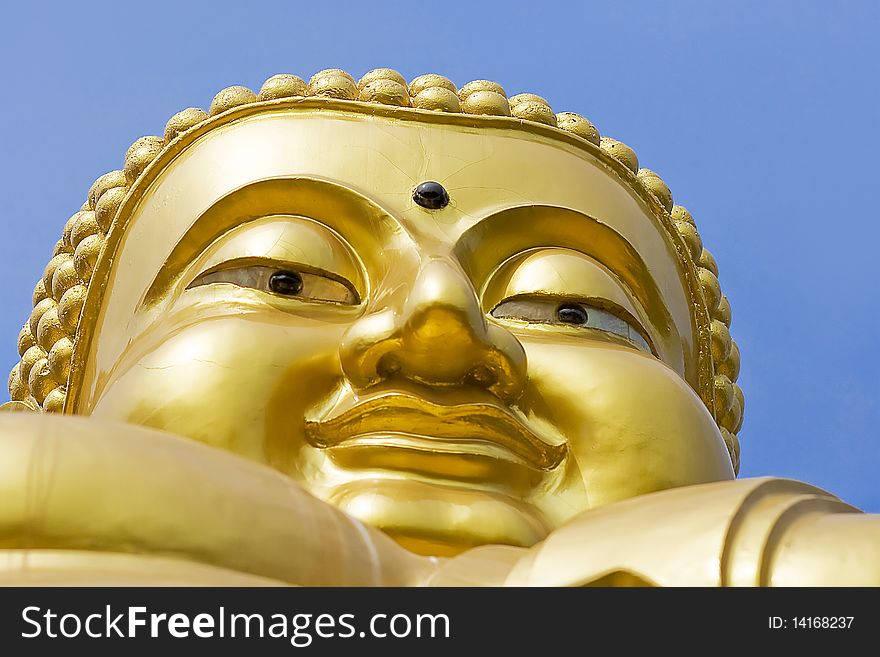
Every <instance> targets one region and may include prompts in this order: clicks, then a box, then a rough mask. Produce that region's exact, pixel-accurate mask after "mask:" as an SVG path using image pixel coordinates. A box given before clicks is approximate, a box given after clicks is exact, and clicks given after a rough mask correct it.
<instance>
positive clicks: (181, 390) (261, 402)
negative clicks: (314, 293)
mask: <svg viewBox="0 0 880 657" xmlns="http://www.w3.org/2000/svg"><path fill="white" fill-rule="evenodd" d="M342 333H343V328H342V327H336V326H327V325H326V324H322V325H321V326H320V327H310V326H300V327H291V326H289V325H281V324H270V323H267V322H261V321H255V320H250V319H244V318H222V319H215V320H210V321H205V322H201V323H199V324H195V325H192V326H189V327H187V328H185V329H183V330H180V331H174V332H168V333H164V334H162V333H160V334H156V335H151V336H150V337H149V339H147V338H141V339H140V340H138V341H136V342H135V343H133V344H132V345H131V347H130V349H129V353H137V354H138V355H137V357H135V358H134V359H133V360H132V364H131V365H130V366H126V367H125V369H124V371H122V372H121V373H114V375H113V380H111V381H110V382H109V384H108V385H107V386H106V387H105V390H106V392H105V394H104V395H103V396H102V397H101V398H100V399H99V400H98V402H97V404H96V406H95V408H94V411H93V414H95V415H102V416H105V417H113V418H116V419H120V420H124V421H126V422H131V423H134V424H140V425H145V426H150V427H154V428H157V429H162V430H164V431H168V432H171V433H175V434H178V435H182V436H186V437H189V438H192V439H194V440H198V441H200V442H204V443H208V444H210V445H213V446H216V447H221V448H223V449H227V450H230V451H232V452H236V453H238V454H241V455H242V456H245V457H247V458H250V459H252V460H255V461H259V462H262V463H267V464H270V465H273V467H277V468H278V469H282V470H285V471H287V472H288V473H290V474H293V472H291V470H293V469H294V468H295V458H296V456H297V455H298V453H299V451H300V449H301V448H302V446H303V421H304V420H303V418H304V415H305V412H306V410H307V409H308V408H310V407H312V406H314V405H316V404H319V403H321V402H322V401H324V400H326V398H327V397H328V396H329V395H330V394H331V393H332V391H333V390H334V389H335V388H336V386H338V382H339V378H340V372H339V358H338V347H339V342H340V340H341V337H342ZM121 361H122V362H125V357H123V359H121Z"/></svg>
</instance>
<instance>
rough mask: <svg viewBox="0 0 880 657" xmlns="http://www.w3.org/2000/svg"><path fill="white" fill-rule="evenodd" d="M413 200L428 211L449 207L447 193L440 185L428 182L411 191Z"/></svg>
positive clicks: (431, 181)
mask: <svg viewBox="0 0 880 657" xmlns="http://www.w3.org/2000/svg"><path fill="white" fill-rule="evenodd" d="M413 200H414V201H415V202H416V203H417V204H418V205H421V206H422V207H423V208H427V209H428V210H439V209H440V208H445V207H446V206H447V205H449V192H447V191H446V189H444V187H443V185H441V184H440V183H438V182H434V181H433V180H429V181H427V182H423V183H422V184H421V185H419V186H418V187H416V188H415V189H414V190H413Z"/></svg>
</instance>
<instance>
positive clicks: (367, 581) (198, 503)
mask: <svg viewBox="0 0 880 657" xmlns="http://www.w3.org/2000/svg"><path fill="white" fill-rule="evenodd" d="M427 564H428V560H427V559H424V558H421V557H417V556H415V555H412V554H411V553H409V552H407V551H406V550H403V549H402V548H400V547H399V546H398V545H397V544H396V543H394V542H393V541H391V539H389V538H388V537H387V536H385V535H384V534H382V533H381V532H380V531H378V530H375V529H372V528H369V527H365V526H364V525H362V524H361V523H359V522H357V521H356V520H353V519H351V518H350V517H348V516H347V515H345V514H344V513H342V512H340V511H338V510H337V509H336V508H334V507H332V506H330V505H328V504H325V503H324V502H322V501H320V500H318V499H316V498H314V497H312V496H311V495H309V494H308V493H306V492H305V491H303V490H302V488H300V487H299V486H297V485H296V484H294V483H293V482H291V481H290V480H289V479H288V478H287V477H284V476H283V475H281V474H279V473H278V472H275V471H273V470H271V469H269V468H266V467H264V466H261V465H258V464H255V463H251V462H249V461H246V460H244V459H241V458H238V457H235V456H233V455H231V454H228V453H226V452H223V451H221V450H218V449H214V448H211V447H207V446H205V445H202V444H200V443H196V442H194V441H190V440H186V439H183V438H178V437H176V436H172V435H170V434H166V433H162V432H159V431H154V430H151V429H145V428H143V427H137V426H133V425H127V424H122V423H118V422H106V421H102V420H99V419H96V418H82V417H70V416H45V415H39V414H36V413H33V414H32V413H0V583H12V584H20V585H26V584H88V583H103V584H108V583H112V584H126V583H131V584H141V585H148V584H163V585H167V584H175V583H176V584H217V585H220V584H227V585H230V584H252V585H253V584H272V583H275V584H285V583H288V584H303V585H339V584H346V585H375V584H379V585H392V586H393V585H397V586H399V585H406V584H410V583H413V582H414V581H417V580H419V579H420V578H422V577H423V570H425V569H426V568H428V565H427Z"/></svg>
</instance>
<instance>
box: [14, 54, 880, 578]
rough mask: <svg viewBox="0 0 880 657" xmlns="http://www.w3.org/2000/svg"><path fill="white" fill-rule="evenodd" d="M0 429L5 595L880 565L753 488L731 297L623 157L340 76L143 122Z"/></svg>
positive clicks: (527, 122) (833, 521)
mask: <svg viewBox="0 0 880 657" xmlns="http://www.w3.org/2000/svg"><path fill="white" fill-rule="evenodd" d="M33 300H34V310H33V312H32V314H31V315H30V318H29V319H28V321H27V322H26V323H25V325H24V328H23V329H22V331H21V334H20V337H19V345H18V346H19V353H20V354H21V361H20V363H19V364H17V365H16V366H15V367H14V368H13V370H12V373H11V376H10V379H9V390H10V393H11V398H12V401H10V402H9V403H7V404H6V405H5V409H6V410H20V411H28V412H24V413H3V414H0V463H2V464H3V468H4V472H3V477H2V479H0V481H2V484H0V485H2V496H0V500H2V501H0V527H2V536H3V543H2V549H0V582H3V583H16V584H23V583H24V584H40V583H51V584H62V585H63V584H218V585H223V584H251V585H253V584H306V585H315V584H317V585H328V584H329V585H333V584H345V585H374V584H378V585H394V586H400V585H404V586H408V585H413V586H423V585H432V586H433V585H437V586H441V585H532V584H536V585H632V584H637V585H700V586H717V585H790V584H878V583H880V548H878V545H880V522H878V521H877V518H876V517H875V516H870V515H865V514H863V513H861V512H859V511H858V510H857V509H854V508H852V507H850V506H848V505H846V504H844V503H843V502H841V501H839V500H838V499H836V498H835V497H833V496H832V495H830V494H828V493H826V492H824V491H821V490H818V489H816V488H813V487H811V486H809V485H807V484H802V483H799V482H795V481H789V480H780V479H751V480H749V479H747V480H736V478H735V477H736V472H737V470H738V467H739V444H738V441H737V432H738V431H739V430H740V426H741V424H742V415H743V403H744V402H743V396H742V392H741V391H740V389H739V387H738V386H737V385H736V383H735V382H736V378H737V375H738V372H739V360H740V355H739V350H738V349H737V346H736V344H735V343H734V342H733V341H732V339H731V337H730V333H729V330H728V327H729V326H730V321H731V310H730V304H729V303H728V300H727V298H726V297H725V296H724V295H723V294H722V291H721V287H720V285H719V282H718V269H717V266H716V264H715V261H714V259H713V257H712V255H711V254H710V253H709V252H708V251H707V250H706V249H705V248H703V246H702V243H701V240H700V236H699V234H698V232H697V228H696V227H695V224H694V220H693V218H692V217H691V215H690V214H689V213H688V211H687V210H686V209H685V208H684V207H682V206H680V205H674V204H673V200H672V194H671V193H670V190H669V189H668V187H667V186H666V185H665V184H664V183H663V181H662V180H661V179H660V177H659V176H657V174H655V173H653V172H652V171H650V170H648V169H644V168H640V167H639V162H638V159H637V157H636V155H635V153H634V152H633V151H632V150H631V149H630V148H629V147H627V146H626V145H625V144H623V143H621V142H619V141H615V140H613V139H610V138H607V137H600V135H599V132H598V131H597V129H596V128H595V127H594V126H593V125H592V124H591V123H590V122H589V121H588V120H586V119H585V118H583V117H581V116H579V115H577V114H573V113H569V112H563V113H560V114H556V113H554V112H553V110H551V108H550V106H549V104H548V103H547V101H545V100H544V99H543V98H541V97H539V96H536V95H532V94H520V95H517V96H513V97H510V98H508V97H507V95H506V94H505V91H504V89H502V87H501V86H499V85H498V84H495V83H493V82H488V81H485V80H478V81H475V82H471V83H469V84H466V85H465V86H463V87H462V88H460V89H457V88H456V87H455V86H454V85H453V84H452V82H450V81H449V80H448V79H446V78H444V77H442V76H439V75H423V76H420V77H418V78H416V79H415V80H413V81H412V82H410V83H409V84H407V83H406V81H405V80H404V79H403V77H402V76H401V75H400V74H399V73H397V72H395V71H393V70H390V69H377V70H374V71H371V72H370V73H367V74H366V75H365V76H364V77H363V78H361V79H360V81H355V80H354V78H352V77H351V76H350V75H348V74H347V73H345V72H343V71H340V70H336V69H333V70H326V71H322V72H320V73H318V74H316V75H315V76H314V77H312V78H311V80H310V81H309V82H308V83H306V82H305V81H303V80H302V79H300V78H298V77H296V76H294V75H277V76H274V77H272V78H270V79H269V80H268V81H267V82H266V83H265V84H264V85H263V87H262V88H261V89H260V91H259V93H258V94H254V93H253V92H252V91H250V90H248V89H246V88H244V87H231V88H228V89H225V90H223V91H221V92H220V93H219V94H218V95H217V96H216V97H215V98H214V100H213V102H212V103H211V107H210V111H208V112H204V111H202V110H200V109H193V108H190V109H186V110H184V111H182V112H180V113H178V114H176V115H175V116H173V117H172V118H171V120H170V121H169V122H168V124H167V126H166V128H165V132H164V135H163V136H154V137H143V138H141V139H139V140H137V141H136V142H135V143H134V144H133V145H132V147H131V148H130V149H129V150H128V153H127V154H126V157H125V163H124V168H123V169H122V170H120V171H113V172H110V173H108V174H106V175H104V176H101V177H100V178H99V179H98V180H97V181H95V183H94V185H92V187H91V189H90V190H89V193H88V198H87V200H86V202H85V203H84V204H83V205H82V207H81V208H80V210H79V211H78V212H76V213H75V214H74V215H73V216H72V217H71V218H70V220H69V221H68V222H67V224H66V225H65V226H64V230H63V236H62V239H61V240H60V241H59V242H58V243H57V245H56V247H55V251H54V255H53V257H52V259H51V260H50V261H49V264H48V266H47V267H46V269H45V272H44V274H43V276H42V279H41V280H40V281H39V282H38V283H37V286H36V289H35V291H34V299H33Z"/></svg>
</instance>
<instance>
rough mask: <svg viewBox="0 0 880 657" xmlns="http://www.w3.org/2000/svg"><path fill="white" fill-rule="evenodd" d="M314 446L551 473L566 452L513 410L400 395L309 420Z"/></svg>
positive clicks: (308, 437) (561, 444) (384, 396)
mask: <svg viewBox="0 0 880 657" xmlns="http://www.w3.org/2000/svg"><path fill="white" fill-rule="evenodd" d="M305 435H306V440H308V442H309V443H310V444H311V445H313V446H314V447H318V448H322V449H328V448H333V451H339V450H342V449H360V450H363V449H369V448H383V449H389V448H390V449H403V450H406V451H412V452H417V453H422V454H434V455H436V456H437V457H443V456H446V457H449V456H465V457H479V458H490V459H494V460H500V461H509V462H512V463H515V464H518V465H526V466H528V467H530V468H535V469H538V470H543V471H549V470H553V469H554V468H556V467H557V466H558V465H559V464H560V463H562V460H563V459H564V458H565V455H566V453H567V446H566V444H565V442H564V441H563V440H561V439H556V440H553V441H551V440H550V439H546V438H543V437H541V436H539V435H538V434H537V433H535V432H534V431H532V430H531V429H530V428H528V427H527V426H526V425H525V424H524V423H523V422H522V421H521V420H520V419H519V418H518V417H517V416H516V415H514V414H513V413H512V412H511V411H509V410H507V409H504V408H502V407H500V406H497V405H495V404H492V403H488V402H485V403H465V404H454V405H443V404H436V403H434V402H430V401H427V400H426V399H423V398H420V397H414V396H411V395H404V394H400V393H385V394H381V395H377V396H375V397H372V398H370V399H367V400H365V401H362V402H360V403H358V404H356V405H355V406H353V407H351V408H349V409H347V410H345V411H343V412H341V413H339V414H337V415H334V416H331V417H327V418H324V419H322V420H319V421H307V422H306V425H305Z"/></svg>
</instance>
